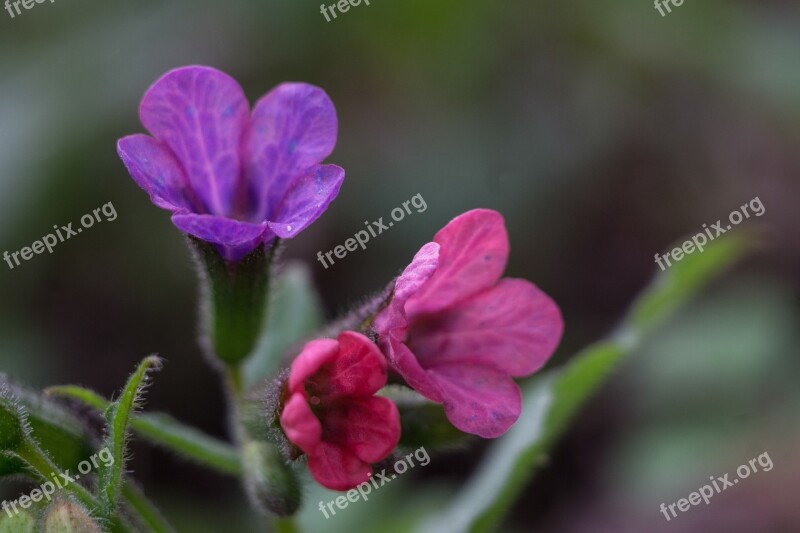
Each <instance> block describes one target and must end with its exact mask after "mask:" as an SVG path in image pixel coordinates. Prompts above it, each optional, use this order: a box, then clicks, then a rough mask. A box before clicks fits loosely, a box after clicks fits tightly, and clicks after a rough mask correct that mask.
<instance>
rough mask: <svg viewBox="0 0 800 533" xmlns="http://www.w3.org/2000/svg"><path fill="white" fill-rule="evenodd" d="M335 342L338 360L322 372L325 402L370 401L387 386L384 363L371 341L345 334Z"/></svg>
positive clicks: (379, 352)
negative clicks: (350, 398) (337, 343)
mask: <svg viewBox="0 0 800 533" xmlns="http://www.w3.org/2000/svg"><path fill="white" fill-rule="evenodd" d="M338 341H339V354H338V357H336V358H335V359H334V360H333V361H332V362H331V363H330V364H329V365H327V366H326V367H325V368H324V369H323V372H324V373H325V381H326V383H325V396H326V400H324V401H330V400H333V399H336V398H341V397H343V396H348V397H370V396H372V395H373V394H375V393H376V392H378V391H379V390H380V388H381V387H383V386H384V385H386V379H387V364H386V359H385V358H384V356H383V354H382V353H381V351H380V350H379V349H378V347H377V346H376V345H375V344H374V343H373V342H372V341H371V340H369V339H368V338H367V337H365V336H364V335H362V334H360V333H355V332H353V331H344V332H342V333H341V334H340V335H339V337H338Z"/></svg>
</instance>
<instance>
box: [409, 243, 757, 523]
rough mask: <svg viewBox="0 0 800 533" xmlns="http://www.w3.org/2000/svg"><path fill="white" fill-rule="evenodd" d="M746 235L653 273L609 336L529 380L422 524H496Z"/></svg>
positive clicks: (737, 252)
mask: <svg viewBox="0 0 800 533" xmlns="http://www.w3.org/2000/svg"><path fill="white" fill-rule="evenodd" d="M748 242H749V240H748V239H747V238H746V237H745V236H744V235H731V236H726V237H723V238H722V239H719V240H716V241H713V242H712V243H711V245H710V246H709V247H708V248H706V250H705V252H703V253H699V254H698V253H695V254H693V255H689V256H686V257H685V258H684V259H683V261H681V262H679V263H677V264H675V265H673V267H672V269H670V270H667V271H666V272H664V273H662V274H661V275H659V276H657V278H656V280H655V281H654V283H653V284H652V285H651V286H650V287H649V288H648V289H646V290H645V292H644V293H643V294H642V295H641V296H640V297H639V298H637V300H636V302H635V303H634V305H633V306H632V309H631V312H630V313H629V314H628V317H627V319H626V320H624V321H623V323H622V325H621V326H620V327H619V329H618V330H617V332H616V333H615V335H613V336H612V338H611V339H610V340H608V341H604V342H600V343H598V344H596V345H594V346H592V347H589V348H588V349H586V350H584V351H582V352H581V353H579V354H578V355H576V356H575V357H573V358H572V359H571V360H570V362H569V363H568V364H567V365H566V366H565V367H564V368H562V369H557V370H552V371H549V372H547V373H545V374H543V375H542V376H540V377H539V378H537V379H536V380H535V381H533V382H532V384H531V385H529V386H528V387H526V388H525V390H524V397H525V402H524V405H523V413H524V415H523V416H522V417H521V418H520V420H519V421H518V422H517V424H516V425H514V427H512V428H511V430H509V431H508V433H507V434H506V435H504V436H503V437H502V438H500V439H499V440H498V441H497V442H495V443H494V444H493V445H492V447H491V448H490V449H489V451H488V452H487V456H486V458H485V460H484V461H483V462H482V464H481V466H480V467H479V468H478V469H477V471H476V472H475V473H474V475H473V477H472V478H471V479H470V480H469V482H468V483H467V484H466V485H465V486H464V488H463V489H462V490H461V491H460V492H459V493H458V494H457V496H456V497H455V498H454V499H453V500H452V501H451V503H450V505H448V506H447V507H446V508H445V509H444V510H442V511H441V512H439V513H436V514H435V515H433V516H431V517H430V518H429V519H428V520H426V521H425V522H424V523H423V524H422V526H421V530H422V531H425V532H428V531H430V532H435V531H443V530H447V531H458V532H461V531H470V532H485V531H493V530H496V529H497V526H498V524H500V523H501V520H502V518H503V516H504V515H505V513H506V512H507V511H508V509H509V507H510V506H511V505H512V504H513V502H514V501H515V500H516V498H517V496H518V495H519V493H520V492H521V491H522V490H523V489H524V487H525V485H526V484H527V483H528V481H529V480H530V478H531V477H532V475H533V473H534V472H535V470H536V469H537V467H539V466H540V465H542V464H543V463H544V462H545V461H546V458H547V453H548V450H549V449H550V447H551V446H552V445H553V444H554V443H555V442H556V441H557V439H558V438H559V437H560V436H561V435H562V434H563V432H564V429H565V428H566V427H567V426H568V424H569V423H570V421H571V420H572V419H573V418H574V416H575V414H576V413H577V412H578V411H579V410H580V409H581V408H582V407H583V406H584V405H585V403H586V401H587V399H588V398H590V397H591V395H592V394H593V393H594V392H596V391H597V390H598V389H599V388H600V387H601V386H602V385H603V384H604V383H605V382H606V381H607V379H608V378H609V376H610V375H611V373H612V372H613V371H614V369H615V368H616V367H617V365H618V363H619V362H620V361H621V360H622V358H623V357H624V356H625V355H626V354H628V353H630V352H631V351H632V350H633V349H635V348H636V347H637V346H638V345H639V343H640V342H641V340H642V339H643V337H644V335H645V334H646V333H649V332H650V331H652V330H653V328H655V327H656V326H657V325H658V324H660V323H661V322H662V321H664V320H665V319H667V318H668V317H669V316H670V315H671V314H673V313H674V312H675V311H676V310H677V309H678V308H679V306H680V305H681V304H683V303H685V302H686V301H687V300H688V299H689V298H690V297H692V296H693V295H695V294H696V293H697V291H699V290H700V288H701V287H702V286H703V285H704V284H705V283H706V282H707V281H708V280H709V279H711V278H712V277H713V276H714V275H716V274H719V272H720V271H722V270H723V269H724V268H725V267H727V266H728V265H730V264H731V263H732V262H733V261H734V260H736V259H738V258H739V257H740V256H741V255H742V254H744V253H745V251H746V250H747V249H748V246H747V244H748Z"/></svg>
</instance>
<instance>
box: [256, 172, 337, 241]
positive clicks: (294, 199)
mask: <svg viewBox="0 0 800 533" xmlns="http://www.w3.org/2000/svg"><path fill="white" fill-rule="evenodd" d="M342 181H344V170H343V169H342V168H341V167H337V166H336V165H319V166H316V167H313V168H312V169H310V170H308V171H307V172H306V173H305V174H304V175H302V176H299V177H298V178H297V179H296V180H295V181H294V182H293V183H292V187H291V188H290V189H289V190H288V191H287V192H286V195H285V196H284V198H283V199H282V201H281V202H280V203H279V204H278V205H277V206H275V209H274V210H273V215H272V216H271V217H270V218H269V219H268V224H269V228H270V229H271V230H272V231H273V232H274V233H275V234H276V235H277V236H279V237H280V238H281V239H291V238H292V237H294V236H295V235H297V234H298V233H300V232H301V231H303V230H304V229H306V228H307V227H308V226H309V225H310V224H311V223H312V222H314V221H315V220H316V219H318V218H319V217H320V215H322V213H324V212H325V210H326V209H327V208H328V205H330V203H331V202H332V201H333V200H334V199H335V198H336V196H337V195H338V194H339V188H340V187H341V186H342Z"/></svg>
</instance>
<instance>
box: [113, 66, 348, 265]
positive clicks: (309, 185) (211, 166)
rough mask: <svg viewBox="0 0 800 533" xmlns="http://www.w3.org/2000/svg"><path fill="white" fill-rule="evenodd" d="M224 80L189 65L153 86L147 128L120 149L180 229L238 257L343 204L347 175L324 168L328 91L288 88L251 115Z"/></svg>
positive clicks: (328, 147)
mask: <svg viewBox="0 0 800 533" xmlns="http://www.w3.org/2000/svg"><path fill="white" fill-rule="evenodd" d="M249 111H250V110H249V105H248V102H247V99H246V98H245V95H244V91H242V88H241V87H240V86H239V84H238V83H237V82H236V80H234V79H233V78H231V77H230V76H228V75H227V74H225V73H223V72H220V71H218V70H215V69H213V68H209V67H200V66H193V67H184V68H179V69H176V70H173V71H170V72H168V73H167V74H165V75H164V76H163V77H161V79H159V80H158V81H156V83H155V84H154V85H153V86H152V87H150V89H148V91H147V92H146V93H145V95H144V98H143V99H142V103H141V106H140V108H139V118H140V120H141V122H142V124H143V125H144V127H145V128H146V129H147V130H148V131H149V132H150V134H151V135H152V137H151V136H147V135H141V134H137V135H130V136H128V137H125V138H123V139H120V141H119V143H118V145H117V149H118V152H119V155H120V157H121V158H122V161H123V162H124V163H125V166H126V167H127V168H128V171H129V172H130V174H131V176H132V177H133V179H134V180H135V181H136V183H137V184H138V185H139V186H140V187H141V188H142V189H144V190H145V191H146V192H147V194H149V195H150V199H151V200H152V202H153V203H154V204H155V205H157V206H158V207H161V208H163V209H167V210H169V211H171V212H172V222H173V224H175V225H176V226H177V227H178V229H180V230H181V231H183V232H185V233H188V234H189V235H193V236H195V237H197V238H199V239H202V240H204V241H207V242H210V243H212V244H214V245H215V246H216V247H217V249H218V250H219V251H220V253H221V254H222V255H223V256H224V257H225V258H226V259H228V260H231V261H236V260H239V259H241V258H242V257H244V256H245V255H247V254H248V253H249V252H250V251H252V250H253V249H254V248H255V247H257V246H258V245H259V244H260V243H269V242H271V241H272V240H273V239H274V238H275V237H280V238H282V239H289V238H292V237H294V236H295V235H297V234H298V233H300V232H301V231H302V230H303V229H305V228H306V227H307V226H308V225H309V224H311V223H312V222H314V220H316V219H317V218H318V217H319V216H320V215H321V214H322V213H323V212H324V211H325V209H327V207H328V204H330V203H331V201H333V199H334V198H336V195H337V194H338V193H339V188H340V187H341V185H342V181H343V180H344V170H343V169H342V168H340V167H338V166H336V165H321V164H320V163H321V162H322V161H323V160H324V159H325V158H326V157H328V155H330V153H331V152H332V151H333V148H334V146H335V145H336V133H337V127H338V122H337V118H336V109H334V107H333V103H332V102H331V101H330V99H329V98H328V95H327V94H325V92H324V91H323V90H322V89H320V88H318V87H314V86H312V85H308V84H305V83H284V84H281V85H279V86H277V87H276V88H274V89H273V90H272V91H270V92H269V93H267V94H266V95H265V96H263V97H262V98H261V99H260V100H259V101H258V102H257V103H256V105H255V107H254V108H253V112H252V115H251V114H250V112H249Z"/></svg>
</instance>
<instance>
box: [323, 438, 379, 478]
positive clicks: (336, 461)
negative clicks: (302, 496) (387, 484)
mask: <svg viewBox="0 0 800 533" xmlns="http://www.w3.org/2000/svg"><path fill="white" fill-rule="evenodd" d="M308 470H309V471H310V472H311V475H312V476H313V477H314V479H316V480H317V483H319V484H320V485H322V486H323V487H326V488H329V489H331V490H348V489H352V488H354V487H357V486H358V485H360V484H361V483H363V482H365V481H367V480H368V479H369V477H370V476H371V475H372V466H370V465H369V464H368V463H366V462H364V461H362V460H361V459H359V458H358V457H357V456H356V455H355V454H354V453H353V452H352V451H351V450H349V449H347V448H344V447H342V446H339V445H337V444H331V443H329V442H325V441H323V442H321V443H320V444H319V446H317V448H316V450H314V453H313V454H310V455H309V456H308Z"/></svg>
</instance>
